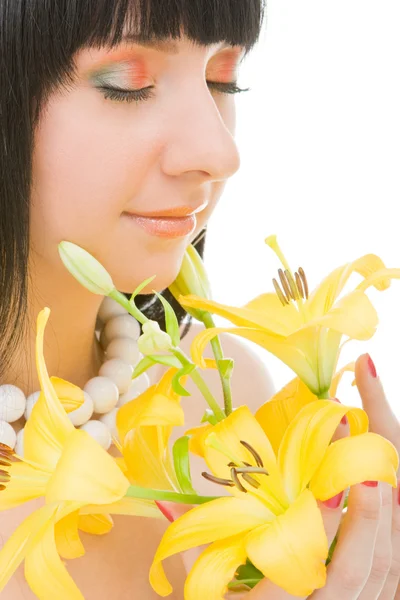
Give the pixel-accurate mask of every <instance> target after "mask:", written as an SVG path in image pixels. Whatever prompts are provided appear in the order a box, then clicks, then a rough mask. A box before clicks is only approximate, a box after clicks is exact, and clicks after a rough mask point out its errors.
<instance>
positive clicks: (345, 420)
mask: <svg viewBox="0 0 400 600" xmlns="http://www.w3.org/2000/svg"><path fill="white" fill-rule="evenodd" d="M333 400H334V401H335V402H338V403H339V404H342V403H341V402H340V400H338V399H337V398H333ZM340 422H341V424H342V425H347V423H348V422H349V421H348V419H347V417H346V415H344V417H342V418H341V419H340Z"/></svg>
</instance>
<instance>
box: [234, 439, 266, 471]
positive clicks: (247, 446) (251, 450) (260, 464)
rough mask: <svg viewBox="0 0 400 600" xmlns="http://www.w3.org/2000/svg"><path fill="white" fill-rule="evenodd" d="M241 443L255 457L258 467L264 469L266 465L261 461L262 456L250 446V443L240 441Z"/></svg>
mask: <svg viewBox="0 0 400 600" xmlns="http://www.w3.org/2000/svg"><path fill="white" fill-rule="evenodd" d="M240 443H241V444H242V446H244V447H245V448H246V450H248V451H249V452H250V454H251V455H252V456H253V457H254V459H255V461H256V463H257V465H258V466H259V467H263V466H264V463H263V461H262V459H261V456H260V455H259V454H258V452H257V451H256V450H255V449H254V448H253V446H250V444H249V443H248V442H245V441H244V440H240Z"/></svg>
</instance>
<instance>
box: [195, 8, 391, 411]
mask: <svg viewBox="0 0 400 600" xmlns="http://www.w3.org/2000/svg"><path fill="white" fill-rule="evenodd" d="M267 17H268V18H267V26H266V29H265V32H264V33H263V36H262V40H261V42H260V44H259V45H258V47H257V48H256V49H255V50H254V51H253V53H252V54H251V55H250V56H249V57H248V58H247V60H246V61H245V63H244V64H243V66H242V71H241V75H240V78H239V84H240V85H241V86H242V87H251V91H250V92H247V93H244V94H239V95H238V96H237V106H238V126H237V136H236V137H237V141H238V146H239V149H240V152H241V157H242V166H241V169H240V171H239V172H238V174H237V175H235V176H234V177H233V178H232V180H231V181H230V183H229V184H228V185H227V188H226V191H225V193H224V196H223V198H222V200H221V202H220V205H219V207H218V209H217V211H216V214H215V215H214V217H213V219H212V220H211V223H210V225H209V234H208V246H207V253H206V264H207V268H208V271H209V275H210V279H211V282H212V286H213V296H214V299H215V300H218V301H220V302H224V303H228V304H229V303H230V304H234V305H237V306H240V305H242V304H244V303H246V302H247V301H248V300H250V299H251V298H253V297H255V296H257V295H258V294H260V293H262V292H265V291H271V290H272V283H271V279H272V277H274V276H275V274H276V270H277V268H278V262H277V259H276V258H275V256H274V255H273V253H272V251H271V250H270V249H269V248H268V247H267V246H266V245H265V244H264V238H265V237H266V236H267V235H270V234H272V233H275V234H277V235H278V239H279V241H280V243H281V245H282V247H283V249H284V252H285V253H286V255H287V257H288V259H289V262H290V263H291V265H292V268H293V269H297V268H298V267H299V266H303V268H304V269H305V271H306V273H307V275H308V279H309V281H310V284H311V287H314V286H315V285H316V284H317V283H318V282H319V281H320V280H321V279H322V278H323V277H324V276H325V275H327V274H328V273H329V272H330V271H331V270H333V269H334V268H335V267H336V266H339V265H341V264H344V263H346V262H349V261H351V260H353V259H355V258H357V257H358V256H361V255H362V254H364V253H369V252H374V253H377V254H379V255H380V256H381V257H382V258H383V260H384V261H385V263H386V264H387V266H391V267H394V266H396V267H400V236H399V229H400V210H399V208H400V178H399V170H400V86H399V70H400V33H399V32H400V2H399V1H398V0H373V1H372V0H335V1H334V2H333V1H327V0H326V1H324V2H322V1H321V0H312V1H311V0H305V1H304V2H299V0H269V2H268V11H267ZM358 280H359V278H358V276H357V275H355V276H354V281H355V282H358ZM369 295H370V298H371V299H373V301H374V302H375V306H376V307H377V309H378V312H379V316H380V326H379V329H378V332H377V334H376V335H375V337H374V338H373V339H372V340H370V341H368V342H363V343H360V342H351V343H350V344H348V346H347V348H346V352H344V353H343V355H342V361H341V363H344V362H348V361H349V360H354V359H355V358H356V357H357V356H358V355H359V354H361V353H362V352H370V354H371V356H372V358H373V359H374V361H375V364H376V366H377V369H378V374H379V375H380V376H381V378H382V380H383V382H384V384H385V388H386V391H387V394H388V396H389V398H390V401H391V404H392V406H393V408H394V410H395V411H396V413H397V414H398V415H399V417H400V389H399V387H400V386H399V380H400V348H399V342H400V310H399V308H400V281H394V282H393V284H392V287H391V288H390V289H389V290H388V291H386V292H383V293H378V292H375V291H373V292H372V293H370V294H369ZM220 322H221V323H222V321H220ZM260 353H261V355H262V356H263V357H264V358H265V364H266V366H267V367H268V369H269V370H270V372H271V374H272V377H273V380H274V383H275V385H276V387H277V388H280V387H282V385H284V384H285V383H286V382H287V381H289V378H290V377H291V372H290V371H289V370H288V369H287V368H286V367H285V366H284V365H282V364H281V363H280V362H279V361H277V359H275V358H274V357H272V356H271V355H270V354H268V353H267V352H266V351H264V350H260ZM350 382H351V379H350V378H349V379H348V380H346V384H347V385H344V386H343V388H342V395H340V396H339V397H340V398H341V400H342V402H347V403H349V404H354V405H360V402H359V399H358V397H357V395H356V393H355V390H354V388H353V390H351V389H350V385H349V384H350Z"/></svg>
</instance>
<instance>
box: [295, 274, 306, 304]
mask: <svg viewBox="0 0 400 600" xmlns="http://www.w3.org/2000/svg"><path fill="white" fill-rule="evenodd" d="M294 276H295V278H296V286H297V289H298V291H299V294H300V297H301V298H305V295H304V290H303V283H302V281H301V277H300V275H299V274H298V273H297V272H296V273H295V274H294Z"/></svg>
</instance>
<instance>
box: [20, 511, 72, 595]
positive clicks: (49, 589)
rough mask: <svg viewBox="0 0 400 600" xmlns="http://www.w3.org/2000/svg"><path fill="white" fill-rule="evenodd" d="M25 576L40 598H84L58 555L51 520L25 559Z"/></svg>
mask: <svg viewBox="0 0 400 600" xmlns="http://www.w3.org/2000/svg"><path fill="white" fill-rule="evenodd" d="M25 577H26V580H27V582H28V584H29V587H30V588H31V590H32V591H33V593H34V594H36V596H37V597H38V598H39V599H40V600H54V598H57V600H84V597H83V595H82V593H81V592H80V591H79V589H78V587H77V585H76V584H75V582H74V580H73V579H72V577H71V576H70V575H69V573H68V571H67V569H66V567H65V565H64V564H63V562H62V561H61V559H60V557H59V555H58V552H57V547H56V542H55V538H54V528H53V523H51V522H50V523H49V524H48V525H47V527H46V529H45V531H44V532H43V533H41V535H40V538H39V539H38V540H37V542H36V544H35V545H34V546H33V548H32V550H31V551H30V552H29V553H28V555H27V557H26V559H25Z"/></svg>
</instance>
